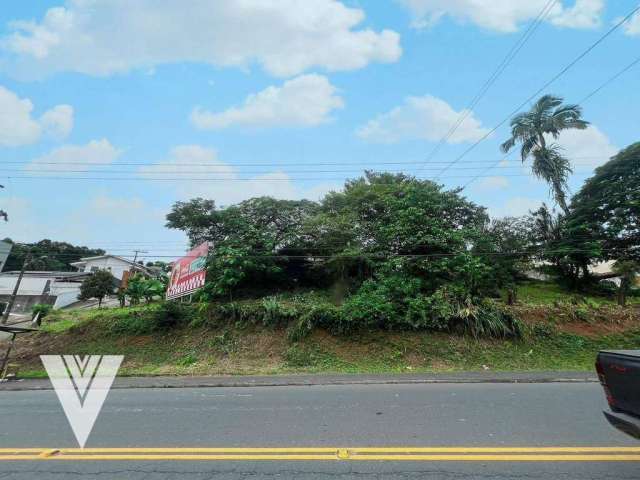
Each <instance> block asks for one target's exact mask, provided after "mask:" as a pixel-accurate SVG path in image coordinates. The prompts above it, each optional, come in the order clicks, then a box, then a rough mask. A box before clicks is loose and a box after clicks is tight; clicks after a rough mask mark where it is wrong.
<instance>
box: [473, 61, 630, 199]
mask: <svg viewBox="0 0 640 480" xmlns="http://www.w3.org/2000/svg"><path fill="white" fill-rule="evenodd" d="M638 64H640V57H638V58H636V59H635V60H634V61H632V62H631V63H629V64H628V65H626V66H625V67H624V68H623V69H622V70H619V71H618V72H616V73H615V74H614V75H612V76H611V77H609V78H608V79H607V80H605V81H604V82H602V83H601V84H600V85H599V86H598V87H597V88H595V89H594V90H592V91H591V92H590V93H589V94H587V95H586V96H585V97H583V98H582V100H580V101H579V102H578V105H583V104H585V103H586V102H588V101H589V100H590V99H591V98H593V97H594V96H595V95H597V94H598V93H600V91H602V89H604V88H605V87H607V86H609V85H610V84H611V83H613V82H614V81H615V80H617V79H618V78H620V76H622V75H623V74H624V73H626V72H628V71H629V70H631V69H632V68H633V67H635V66H636V65H638ZM514 151H515V150H514ZM502 161H503V159H501V160H498V161H497V162H495V163H494V164H493V165H491V166H489V167H487V168H486V169H485V170H483V171H482V172H480V174H479V175H476V176H475V177H473V178H472V179H471V180H469V181H468V182H467V183H465V184H464V185H463V186H462V188H463V189H465V188H467V187H468V186H469V185H471V184H472V183H473V182H475V181H476V180H477V179H479V178H481V177H483V176H485V175H486V174H487V173H488V172H489V171H491V170H493V169H494V168H496V167H498V165H499V164H500V162H502ZM573 163H577V162H573Z"/></svg>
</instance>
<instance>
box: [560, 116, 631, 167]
mask: <svg viewBox="0 0 640 480" xmlns="http://www.w3.org/2000/svg"><path fill="white" fill-rule="evenodd" d="M556 142H557V143H558V144H559V145H560V146H561V147H562V153H563V155H564V156H566V157H567V158H568V159H569V160H571V161H572V163H573V166H574V170H576V169H582V170H584V168H595V167H597V166H599V165H602V164H604V163H606V162H608V161H609V159H610V158H611V157H612V156H614V155H615V154H616V153H618V151H619V150H620V149H619V148H618V147H616V146H615V145H613V144H612V143H611V140H609V137H607V136H606V135H605V134H604V133H603V132H602V131H601V130H600V129H598V127H596V126H594V125H590V126H589V127H588V128H586V129H585V130H564V131H563V132H562V133H561V134H560V137H559V139H558V140H556Z"/></svg>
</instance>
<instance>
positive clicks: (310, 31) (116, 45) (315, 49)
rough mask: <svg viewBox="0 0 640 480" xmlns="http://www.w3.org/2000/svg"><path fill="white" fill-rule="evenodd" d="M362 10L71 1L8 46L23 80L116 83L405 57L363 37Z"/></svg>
mask: <svg viewBox="0 0 640 480" xmlns="http://www.w3.org/2000/svg"><path fill="white" fill-rule="evenodd" d="M364 17H365V14H364V12H363V11H362V10H361V9H358V8H349V7H347V6H345V5H344V4H343V3H342V2H340V1H338V0H305V1H304V2H300V1H299V0H277V1H274V0H237V1H218V0H199V1H192V2H189V4H188V7H187V8H186V7H185V2H184V1H183V0H162V2H160V5H159V4H158V1H157V0H137V1H135V2H131V1H130V0H67V2H66V4H65V6H64V7H55V8H51V9H49V10H48V11H47V12H46V14H45V15H44V17H43V18H42V20H40V21H18V22H12V23H10V24H9V28H10V29H11V33H10V34H9V35H7V36H5V37H4V38H3V39H2V40H1V44H2V46H3V48H4V49H5V50H7V51H9V52H11V53H12V54H13V56H14V58H13V61H14V62H15V63H14V64H13V67H14V68H17V69H18V71H21V72H22V74H31V75H44V74H47V73H51V72H59V71H74V72H80V73H85V74H90V75H99V76H103V75H111V74H114V73H121V72H127V71H130V70H131V69H136V68H144V69H145V70H146V69H149V68H151V67H154V66H156V65H162V64H168V63H176V62H199V63H207V64H211V65H215V66H219V67H241V68H245V67H247V66H249V65H251V64H259V65H261V66H262V67H263V68H264V69H265V70H266V71H267V72H269V73H271V74H273V75H276V76H292V75H297V74H299V73H302V72H304V71H305V70H308V69H310V68H315V67H320V68H324V69H326V70H329V71H337V70H353V69H357V68H362V67H364V66H366V65H367V64H369V63H371V62H394V61H396V60H398V58H399V57H400V55H401V53H402V50H401V48H400V37H399V35H398V34H397V33H396V32H394V31H391V30H382V31H380V32H376V31H374V30H371V29H368V28H366V29H364V28H362V29H356V28H357V27H358V25H360V24H361V23H362V22H363V20H364Z"/></svg>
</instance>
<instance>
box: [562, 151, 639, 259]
mask: <svg viewBox="0 0 640 480" xmlns="http://www.w3.org/2000/svg"><path fill="white" fill-rule="evenodd" d="M567 228H568V229H570V230H571V232H572V233H573V236H574V237H575V238H577V239H580V240H581V243H582V245H581V247H582V249H583V250H584V249H585V248H587V247H585V245H584V244H585V243H589V244H595V245H592V246H591V250H595V251H594V252H593V257H594V258H595V259H597V260H635V261H640V142H638V143H634V144H633V145H630V146H629V147H627V148H625V149H624V150H622V151H621V152H619V153H618V154H617V155H615V156H614V157H613V158H612V159H611V160H610V161H609V162H607V163H605V164H604V165H602V166H601V167H598V168H597V169H596V172H595V175H594V176H593V177H591V178H589V179H588V180H587V181H586V182H585V184H584V186H583V187H582V188H581V189H580V191H579V192H578V193H577V194H576V195H575V197H574V198H573V201H572V203H571V214H570V215H569V217H568V219H567Z"/></svg>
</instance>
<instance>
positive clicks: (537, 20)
mask: <svg viewBox="0 0 640 480" xmlns="http://www.w3.org/2000/svg"><path fill="white" fill-rule="evenodd" d="M556 2H557V0H549V2H547V4H546V5H545V6H544V7H543V9H542V10H541V11H540V13H539V14H538V16H537V17H536V18H535V19H534V20H533V21H532V22H531V24H530V25H529V27H528V28H527V30H526V31H525V32H524V34H523V35H522V36H521V37H520V38H519V39H518V41H517V42H516V43H515V44H514V45H513V47H511V50H509V52H508V53H507V55H506V56H505V57H504V58H503V59H502V62H500V64H499V65H498V66H497V67H496V69H495V70H494V71H493V73H492V74H491V76H490V77H489V78H488V79H487V80H486V81H485V83H484V85H482V87H480V90H479V91H478V93H477V94H476V95H475V97H473V99H472V100H471V102H469V104H468V105H467V106H466V107H465V108H464V111H463V112H462V114H461V115H460V116H459V117H458V120H457V121H456V122H455V123H454V124H453V125H452V126H451V128H450V129H449V131H448V132H447V133H446V134H445V135H444V136H443V137H442V138H441V139H440V141H439V142H438V144H437V145H436V146H435V147H434V148H433V150H432V151H431V153H429V155H428V156H427V158H426V159H425V161H424V164H423V165H426V164H427V163H428V162H429V161H430V160H431V159H432V158H433V157H435V155H436V154H437V153H438V152H439V151H440V149H441V148H442V147H443V146H444V144H445V143H446V142H447V141H448V140H449V139H450V138H451V136H452V135H453V134H454V133H455V132H456V130H458V128H459V127H460V126H461V125H462V123H463V122H464V121H465V120H466V119H467V117H468V116H469V115H470V114H471V113H472V111H473V108H475V106H476V105H477V104H478V102H480V100H481V99H482V97H484V95H485V94H486V93H487V91H488V90H489V88H491V86H492V85H493V84H494V83H495V82H496V80H497V79H498V78H499V77H500V75H502V72H504V70H505V69H506V68H507V66H509V64H510V63H511V61H512V60H513V59H514V58H515V56H516V55H517V54H518V52H520V50H521V49H522V47H524V45H525V43H527V41H528V40H529V38H531V36H532V35H533V33H534V32H535V31H536V30H537V28H538V27H539V26H540V24H541V23H542V20H544V18H545V17H546V16H547V15H548V14H549V12H550V11H551V8H553V6H554V5H555V4H556ZM420 170H421V169H420ZM420 170H419V171H420Z"/></svg>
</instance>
